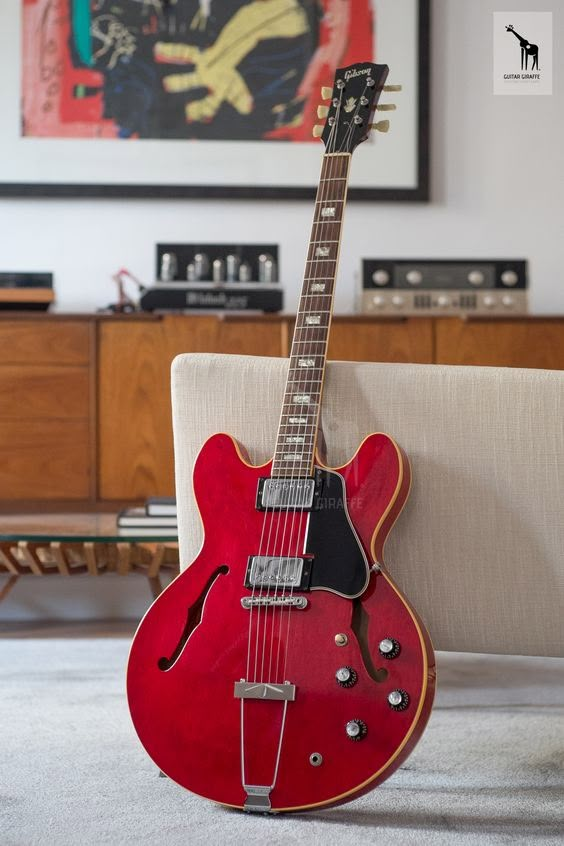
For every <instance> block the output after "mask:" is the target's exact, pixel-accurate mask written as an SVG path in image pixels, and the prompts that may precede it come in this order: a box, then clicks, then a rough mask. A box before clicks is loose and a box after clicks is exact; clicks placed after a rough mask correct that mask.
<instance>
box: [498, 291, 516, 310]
mask: <svg viewBox="0 0 564 846" xmlns="http://www.w3.org/2000/svg"><path fill="white" fill-rule="evenodd" d="M501 304H502V305H504V306H505V308H512V307H513V306H514V305H515V300H514V299H513V297H512V296H511V294H504V295H503V297H502V298H501Z"/></svg>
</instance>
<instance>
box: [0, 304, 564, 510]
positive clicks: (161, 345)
mask: <svg viewBox="0 0 564 846" xmlns="http://www.w3.org/2000/svg"><path fill="white" fill-rule="evenodd" d="M292 328H293V319H292V317H290V316H279V315H268V316H252V315H248V316H245V315H222V316H216V315H201V316H198V315H194V316H192V315H190V316H188V315H164V316H154V315H143V314H141V315H128V316H117V315H74V316H71V315H68V316H67V315H64V316H63V315H60V316H59V315H50V314H38V315H36V316H34V315H32V314H21V315H20V314H8V313H5V314H4V315H2V317H0V342H1V343H2V351H3V354H2V360H1V364H0V510H4V511H8V510H17V511H22V510H24V509H25V508H33V509H34V508H42V509H43V510H46V509H47V508H49V507H52V508H53V509H54V510H55V509H59V510H60V509H61V508H62V507H65V508H74V509H79V508H81V509H89V510H92V509H93V508H102V509H103V508H110V509H111V508H117V507H119V505H121V504H125V503H130V502H133V501H141V500H143V499H144V498H145V497H147V496H149V495H152V494H157V495H159V494H160V495H167V494H172V493H173V491H174V469H173V452H172V431H171V414H170V391H169V381H170V364H171V362H172V359H173V358H174V357H175V356H176V355H178V354H179V353H183V352H225V353H237V354H243V355H272V356H287V355H288V352H289V344H290V341H291V336H292ZM329 357H330V358H332V359H341V360H357V361H390V362H415V363H442V364H477V365H497V366H509V367H541V368H551V369H562V370H564V318H549V317H547V318H521V319H517V318H513V319H485V318H484V319H468V320H460V319H458V318H417V317H414V318H373V317H367V316H361V315H355V316H337V317H335V319H334V322H333V326H332V331H331V339H330V344H329Z"/></svg>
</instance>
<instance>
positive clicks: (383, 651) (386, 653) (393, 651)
mask: <svg viewBox="0 0 564 846" xmlns="http://www.w3.org/2000/svg"><path fill="white" fill-rule="evenodd" d="M400 649H401V647H400V645H399V643H398V641H397V640H396V639H395V638H393V637H385V638H384V639H383V640H381V641H380V643H379V644H378V652H379V653H380V655H382V657H383V658H388V659H390V658H395V657H396V656H397V655H399V654H400Z"/></svg>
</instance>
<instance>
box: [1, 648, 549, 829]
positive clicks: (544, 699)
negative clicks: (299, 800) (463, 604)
mask: <svg viewBox="0 0 564 846" xmlns="http://www.w3.org/2000/svg"><path fill="white" fill-rule="evenodd" d="M128 647H129V643H128V640H127V639H125V638H111V639H33V638H30V639H5V640H3V641H0V725H1V726H2V729H1V731H2V735H1V738H2V739H1V752H0V844H2V846H74V845H75V844H77V846H98V844H112V846H114V844H115V846H121V844H132V846H133V844H135V846H177V844H178V846H198V844H206V846H216V844H217V846H223V844H241V843H244V844H245V846H247V844H255V843H256V844H259V843H260V844H281V845H282V844H284V846H291V844H298V843H299V844H302V843H303V844H313V846H316V844H323V846H325V844H328V845H329V844H339V846H340V844H345V846H346V845H347V844H351V846H352V844H355V846H356V844H371V846H380V844H382V846H384V844H385V846H396V844H398V846H400V844H401V846H409V844H417V845H418V846H419V844H424V846H427V844H430V846H436V844H449V846H452V844H461V846H466V844H478V843H479V844H490V843H491V844H497V843H504V844H505V843H510V844H513V843H522V844H544V843H562V842H564V822H563V820H564V773H563V765H564V660H559V659H531V658H498V657H495V656H476V655H459V654H450V655H447V654H444V653H443V654H441V655H439V679H440V683H439V684H440V686H439V693H438V697H437V702H436V706H435V710H434V712H433V715H432V717H431V721H430V724H429V727H428V729H427V731H426V733H425V735H424V736H423V739H422V740H421V742H420V743H419V745H418V746H417V748H416V750H415V751H414V753H413V754H412V756H411V757H410V758H409V759H408V761H407V762H406V765H405V766H404V767H403V768H401V769H400V770H399V771H398V772H397V773H396V774H395V775H393V776H392V777H391V778H390V779H389V780H388V781H387V782H385V783H384V784H383V785H382V786H381V787H379V788H377V790H376V791H374V792H373V793H371V794H369V795H368V796H366V797H364V798H363V799H360V800H357V801H356V802H353V803H351V804H349V805H346V806H343V807H341V808H336V809H334V810H327V811H321V812H317V813H312V814H304V815H301V816H296V817H288V816H280V817H273V818H272V817H249V816H246V815H244V814H241V813H237V812H233V811H226V810H224V809H222V808H220V807H216V806H214V805H213V804H211V803H208V802H206V801H204V800H201V799H197V798H196V797H193V796H191V795H190V794H188V793H187V792H185V791H183V790H182V789H181V788H179V787H178V786H176V785H175V784H174V783H172V782H171V781H169V780H168V779H163V778H158V774H157V772H156V770H155V768H154V766H153V764H152V763H151V762H150V761H149V759H148V758H147V756H146V755H145V753H144V751H143V750H142V748H141V746H140V744H139V743H138V741H137V739H136V736H135V734H134V732H133V729H132V727H131V724H130V722H129V717H128V712H127V706H126V703H125V698H124V667H125V662H126V658H127V651H128Z"/></svg>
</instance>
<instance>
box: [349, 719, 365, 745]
mask: <svg viewBox="0 0 564 846" xmlns="http://www.w3.org/2000/svg"><path fill="white" fill-rule="evenodd" d="M345 731H346V733H347V737H348V738H349V740H362V739H363V737H366V732H367V731H368V729H367V727H366V723H365V722H364V720H349V721H348V723H347V724H346V726H345Z"/></svg>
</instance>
